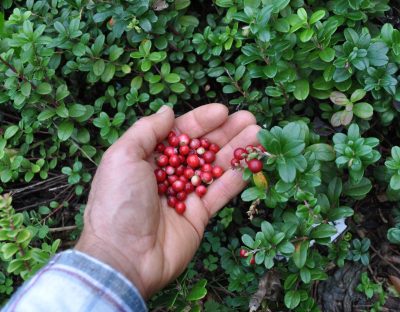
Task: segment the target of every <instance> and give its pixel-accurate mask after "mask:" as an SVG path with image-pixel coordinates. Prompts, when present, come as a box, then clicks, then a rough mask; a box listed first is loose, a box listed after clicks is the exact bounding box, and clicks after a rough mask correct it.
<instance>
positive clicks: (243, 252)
mask: <svg viewBox="0 0 400 312" xmlns="http://www.w3.org/2000/svg"><path fill="white" fill-rule="evenodd" d="M239 254H240V257H241V258H246V257H247V250H245V249H240V253H239Z"/></svg>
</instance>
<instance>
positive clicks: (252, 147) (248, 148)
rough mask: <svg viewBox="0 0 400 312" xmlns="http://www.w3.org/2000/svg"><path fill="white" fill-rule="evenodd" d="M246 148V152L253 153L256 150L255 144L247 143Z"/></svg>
mask: <svg viewBox="0 0 400 312" xmlns="http://www.w3.org/2000/svg"><path fill="white" fill-rule="evenodd" d="M245 150H246V152H247V153H248V154H250V153H253V152H254V146H253V145H247V146H246V148H245Z"/></svg>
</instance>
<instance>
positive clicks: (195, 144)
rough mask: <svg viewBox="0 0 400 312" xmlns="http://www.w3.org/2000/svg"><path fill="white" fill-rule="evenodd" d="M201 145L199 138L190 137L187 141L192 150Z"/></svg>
mask: <svg viewBox="0 0 400 312" xmlns="http://www.w3.org/2000/svg"><path fill="white" fill-rule="evenodd" d="M200 146H201V143H200V140H199V139H192V141H190V143H189V147H190V148H191V149H193V150H195V149H198V148H199V147H200Z"/></svg>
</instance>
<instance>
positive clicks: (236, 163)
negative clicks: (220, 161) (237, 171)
mask: <svg viewBox="0 0 400 312" xmlns="http://www.w3.org/2000/svg"><path fill="white" fill-rule="evenodd" d="M231 166H232V167H233V168H236V167H239V166H240V161H239V160H237V159H236V158H232V159H231Z"/></svg>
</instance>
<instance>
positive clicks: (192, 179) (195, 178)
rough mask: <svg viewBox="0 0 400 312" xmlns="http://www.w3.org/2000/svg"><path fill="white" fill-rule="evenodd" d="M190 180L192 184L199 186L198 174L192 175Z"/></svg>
mask: <svg viewBox="0 0 400 312" xmlns="http://www.w3.org/2000/svg"><path fill="white" fill-rule="evenodd" d="M190 182H191V183H192V184H193V185H194V186H199V185H200V184H201V179H200V177H199V176H198V175H194V176H193V177H192V178H191V179H190Z"/></svg>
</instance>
